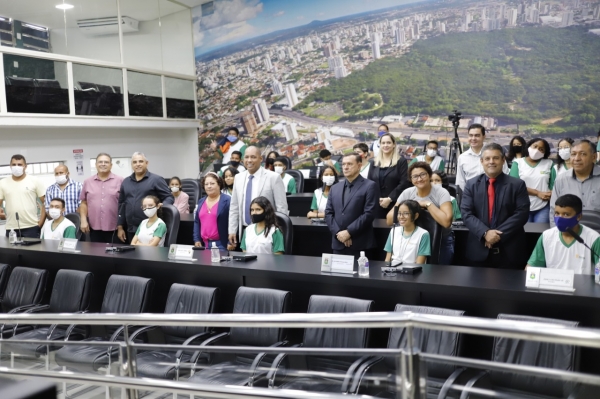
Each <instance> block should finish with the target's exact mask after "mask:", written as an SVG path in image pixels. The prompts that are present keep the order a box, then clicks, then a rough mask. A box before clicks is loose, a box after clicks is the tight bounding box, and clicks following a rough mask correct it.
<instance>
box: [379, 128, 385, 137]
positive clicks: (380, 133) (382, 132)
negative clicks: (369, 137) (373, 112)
mask: <svg viewBox="0 0 600 399" xmlns="http://www.w3.org/2000/svg"><path fill="white" fill-rule="evenodd" d="M386 133H387V132H386V131H383V130H382V131H381V132H379V133H377V134H378V135H379V137H381V136H383V135H384V134H386Z"/></svg>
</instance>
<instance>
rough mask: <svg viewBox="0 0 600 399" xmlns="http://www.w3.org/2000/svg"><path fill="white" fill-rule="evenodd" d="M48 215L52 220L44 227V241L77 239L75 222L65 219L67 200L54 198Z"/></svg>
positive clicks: (42, 233) (42, 235)
mask: <svg viewBox="0 0 600 399" xmlns="http://www.w3.org/2000/svg"><path fill="white" fill-rule="evenodd" d="M48 214H49V215H50V217H51V218H52V220H46V221H45V222H44V226H42V232H41V234H40V238H42V239H44V240H60V239H61V238H77V236H76V234H77V229H76V227H75V225H74V224H73V222H71V221H70V220H69V219H67V218H65V200H63V199H62V198H53V199H52V201H50V207H49V208H48Z"/></svg>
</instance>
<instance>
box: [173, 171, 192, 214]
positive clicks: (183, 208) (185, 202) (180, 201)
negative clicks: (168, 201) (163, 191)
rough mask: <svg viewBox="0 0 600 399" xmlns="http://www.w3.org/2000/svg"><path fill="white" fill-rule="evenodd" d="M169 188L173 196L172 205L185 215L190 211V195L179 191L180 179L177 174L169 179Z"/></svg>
mask: <svg viewBox="0 0 600 399" xmlns="http://www.w3.org/2000/svg"><path fill="white" fill-rule="evenodd" d="M169 188H170V189H171V193H173V197H175V201H174V202H173V206H175V208H177V210H178V211H179V214H180V215H185V214H188V213H190V203H189V200H190V196H189V195H187V194H186V193H184V192H183V191H181V179H180V178H179V177H177V176H174V177H172V178H171V180H170V181H169Z"/></svg>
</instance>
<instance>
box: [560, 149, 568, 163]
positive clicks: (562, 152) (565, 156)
mask: <svg viewBox="0 0 600 399" xmlns="http://www.w3.org/2000/svg"><path fill="white" fill-rule="evenodd" d="M558 156H559V157H561V158H562V159H563V160H565V161H568V160H569V159H571V149H570V148H563V149H561V150H558Z"/></svg>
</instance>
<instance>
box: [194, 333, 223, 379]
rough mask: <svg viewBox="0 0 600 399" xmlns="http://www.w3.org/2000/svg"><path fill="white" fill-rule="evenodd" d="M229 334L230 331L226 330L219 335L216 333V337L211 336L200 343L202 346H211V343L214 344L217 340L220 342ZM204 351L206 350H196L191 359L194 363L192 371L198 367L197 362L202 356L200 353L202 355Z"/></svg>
mask: <svg viewBox="0 0 600 399" xmlns="http://www.w3.org/2000/svg"><path fill="white" fill-rule="evenodd" d="M229 334H230V333H228V332H224V333H221V334H217V335H215V336H214V337H210V338H209V339H207V340H206V341H204V342H202V343H201V344H200V346H209V345H213V344H214V343H215V342H218V341H220V340H222V339H223V338H225V337H229ZM202 353H204V351H202V350H198V351H196V352H194V354H193V355H192V357H191V359H190V363H192V364H193V366H192V371H195V369H196V362H197V361H198V358H199V357H200V355H201V354H202Z"/></svg>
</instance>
